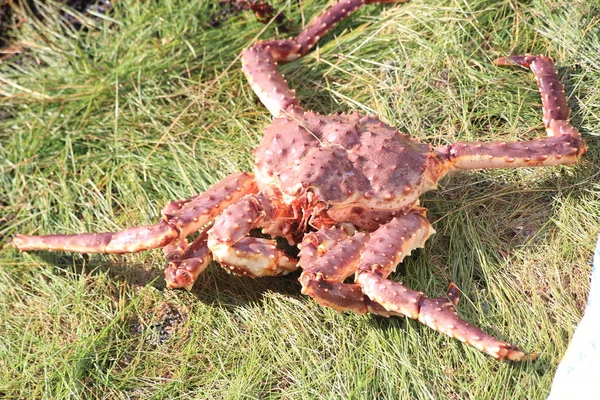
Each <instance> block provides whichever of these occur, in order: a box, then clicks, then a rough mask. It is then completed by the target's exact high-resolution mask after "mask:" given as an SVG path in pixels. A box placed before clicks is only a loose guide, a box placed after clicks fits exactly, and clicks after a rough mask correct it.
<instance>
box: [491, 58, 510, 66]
mask: <svg viewBox="0 0 600 400" xmlns="http://www.w3.org/2000/svg"><path fill="white" fill-rule="evenodd" d="M492 62H493V63H494V65H499V66H506V65H512V63H511V62H510V61H508V58H506V57H498V58H496V59H495V60H494V61H492Z"/></svg>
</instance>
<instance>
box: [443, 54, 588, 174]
mask: <svg viewBox="0 0 600 400" xmlns="http://www.w3.org/2000/svg"><path fill="white" fill-rule="evenodd" d="M494 63H495V64H496V65H521V66H523V67H527V68H530V69H531V71H533V73H534V75H535V77H536V80H537V83H538V87H539V89H540V93H541V96H542V104H543V122H544V126H545V127H546V131H547V132H548V136H549V137H547V138H544V139H538V140H530V141H525V142H488V143H484V142H471V143H468V142H460V143H455V144H452V145H448V146H441V147H438V148H437V149H436V153H437V155H438V158H439V160H440V161H441V162H442V164H443V168H442V174H444V173H446V172H448V171H450V170H453V169H474V168H511V167H537V166H552V165H569V164H573V163H575V162H576V161H577V158H578V157H579V156H581V155H582V154H583V153H585V151H586V150H587V148H586V146H585V143H584V142H583V140H582V139H581V134H580V133H579V132H578V131H577V129H575V128H574V127H573V126H571V124H570V123H569V114H570V110H569V107H568V104H567V98H566V96H565V90H564V87H563V85H562V84H561V83H560V81H559V79H558V74H557V72H556V69H555V68H554V62H553V61H552V59H551V58H548V57H544V56H530V55H526V56H510V57H501V58H499V59H497V60H495V61H494Z"/></svg>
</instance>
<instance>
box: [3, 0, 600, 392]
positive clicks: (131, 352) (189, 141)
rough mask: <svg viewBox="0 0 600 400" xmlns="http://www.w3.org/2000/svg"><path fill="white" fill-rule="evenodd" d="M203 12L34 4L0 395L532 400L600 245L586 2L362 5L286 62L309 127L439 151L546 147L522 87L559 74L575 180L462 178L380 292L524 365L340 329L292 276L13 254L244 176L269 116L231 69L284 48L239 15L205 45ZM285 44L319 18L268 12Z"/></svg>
mask: <svg viewBox="0 0 600 400" xmlns="http://www.w3.org/2000/svg"><path fill="white" fill-rule="evenodd" d="M211 4H212V3H210V2H203V1H175V0H171V1H161V2H157V1H154V2H134V1H129V0H123V1H119V2H116V3H115V8H114V12H113V13H112V14H111V15H110V16H109V17H100V18H99V19H97V20H93V19H87V20H86V24H87V26H88V29H87V30H86V31H74V30H72V29H71V28H69V27H68V26H65V25H62V24H61V23H60V21H59V20H58V19H57V18H56V15H57V14H58V13H57V8H58V7H59V6H57V5H56V4H54V3H53V2H51V1H47V2H45V5H44V4H41V3H40V4H39V8H40V10H41V11H42V12H43V13H45V14H46V20H45V23H44V24H42V23H40V22H38V21H36V20H35V19H31V18H29V19H28V20H27V21H26V22H25V23H24V24H23V25H22V26H21V29H20V30H19V31H18V32H15V33H14V35H15V36H16V37H15V43H16V44H18V45H21V46H23V49H24V51H23V53H22V54H21V55H18V56H15V57H12V58H10V59H8V60H5V61H4V62H3V63H2V64H0V96H1V97H0V185H1V186H0V187H1V188H2V190H0V321H1V324H0V329H1V334H0V370H2V374H0V397H3V398H182V399H183V398H207V399H208V398H210V399H213V398H219V399H221V398H222V399H225V398H227V399H229V398H232V399H234V398H283V399H292V398H293V399H297V398H298V399H300V398H306V399H312V398H317V397H318V398H365V399H371V398H375V397H378V398H407V399H408V398H415V399H525V398H527V399H542V398H545V396H546V395H547V394H548V392H549V390H550V386H551V382H552V377H553V374H554V371H555V369H556V367H557V365H558V363H559V361H560V359H561V356H562V355H563V354H564V352H565V350H566V348H567V345H568V341H569V338H570V336H571V335H572V333H573V331H574V329H575V326H576V324H577V322H578V320H579V318H580V316H581V314H582V311H583V309H584V307H585V301H586V300H585V299H586V296H587V290H588V286H589V272H590V259H591V254H592V249H593V244H594V241H595V237H596V236H597V234H598V232H599V230H600V228H599V225H600V224H599V221H600V184H599V183H598V182H600V179H599V175H598V174H599V172H598V171H599V167H600V141H599V136H600V128H599V127H600V56H599V55H598V48H600V40H599V39H598V38H600V19H599V18H598V14H599V13H598V11H600V5H599V4H598V3H595V2H589V1H583V0H582V1H573V2H562V1H535V0H534V1H523V2H516V1H512V0H511V1H500V2H498V1H491V0H468V1H454V0H440V1H426V0H414V1H413V2H411V3H409V4H406V5H401V6H393V5H392V6H390V5H387V6H369V7H365V8H364V9H362V10H360V11H359V12H358V13H357V14H355V15H353V16H352V17H351V18H349V19H347V20H346V21H344V22H342V23H341V24H340V26H339V27H337V28H336V29H335V30H334V31H333V32H332V33H331V34H328V35H327V37H326V38H324V40H322V41H321V43H320V47H319V48H317V49H316V50H315V51H314V52H312V53H310V54H309V55H307V56H306V57H304V58H303V59H301V60H299V61H298V62H295V63H293V64H288V65H285V66H283V67H282V69H283V70H284V72H285V73H286V76H287V77H288V79H289V80H290V84H291V85H292V86H293V87H295V88H297V89H298V97H299V99H300V100H301V102H302V103H303V104H304V105H305V106H306V108H310V109H314V110H316V111H319V112H323V113H329V112H341V111H348V110H359V111H361V112H364V113H376V114H379V115H380V116H381V117H382V118H383V119H384V120H385V121H387V122H388V123H390V124H393V125H396V126H397V127H398V128H399V129H400V130H401V131H405V132H410V133H411V134H412V135H414V136H416V137H419V138H420V139H422V140H425V141H428V142H430V143H432V144H434V145H440V144H446V143H452V142H456V141H459V140H475V139H481V140H498V139H503V140H518V139H521V140H523V139H530V138H535V137H541V136H543V135H544V133H543V129H542V124H541V110H540V105H541V101H540V97H539V94H538V91H537V87H536V86H535V82H534V79H533V77H532V75H531V74H530V73H528V72H527V71H525V70H519V69H515V70H513V69H501V68H497V67H495V66H493V65H492V64H491V62H490V61H491V60H492V59H494V58H495V57H497V56H500V55H506V54H511V53H514V54H517V53H525V52H528V53H543V54H550V55H552V56H553V57H554V58H555V59H556V62H557V66H558V70H559V73H560V75H561V77H562V80H563V82H564V83H565V85H566V90H567V95H568V97H569V104H570V106H571V107H572V109H573V113H572V121H573V124H574V125H575V126H576V127H578V128H579V129H580V131H581V132H582V134H583V136H584V138H585V140H586V141H587V143H588V145H589V152H588V153H587V154H586V155H585V157H584V158H583V159H582V161H581V163H579V164H578V165H576V166H571V167H555V168H543V169H520V170H493V171H474V172H469V173H458V174H455V175H453V176H451V177H449V178H446V179H444V180H443V181H442V182H441V184H440V188H439V190H438V191H437V192H432V193H428V194H427V195H425V196H424V197H423V204H424V205H425V206H426V207H428V209H429V216H430V220H431V221H432V223H433V225H434V227H435V229H436V230H437V234H436V235H434V236H433V237H432V238H431V239H430V241H429V242H428V245H427V247H426V248H425V249H424V250H422V251H419V252H417V253H415V254H414V255H413V257H411V258H409V259H407V260H406V261H405V263H404V264H403V267H402V268H401V272H402V274H398V275H396V276H395V278H396V279H400V278H401V279H403V280H404V281H405V282H406V283H407V284H408V285H410V286H412V287H413V288H415V289H417V290H421V291H424V292H426V293H428V294H430V295H432V296H437V295H440V294H442V293H444V291H445V289H446V287H447V285H448V283H449V282H450V281H454V282H456V283H457V285H458V286H459V287H460V288H461V290H462V292H463V295H462V299H461V303H460V305H459V309H460V310H459V312H460V314H461V316H463V317H464V318H465V319H467V320H469V321H472V322H473V323H476V324H478V325H480V326H481V327H482V328H483V329H485V330H486V331H488V332H490V333H493V334H495V335H497V336H498V337H500V338H502V339H505V340H507V341H510V342H512V343H516V344H518V345H519V346H521V347H522V348H524V349H526V350H528V351H536V352H538V353H539V354H540V356H539V359H538V360H536V361H535V362H528V363H523V364H514V363H506V362H502V363H499V362H497V361H495V360H493V359H491V358H489V357H487V356H485V355H483V354H481V353H479V352H478V351H477V350H474V349H472V348H468V347H466V346H464V345H462V344H461V343H458V342H456V341H453V340H450V339H449V338H446V337H444V336H441V335H439V334H437V333H435V332H433V331H431V330H430V329H428V328H426V327H424V326H422V325H420V324H418V323H416V322H414V321H408V320H404V319H391V320H386V319H382V318H378V317H371V316H357V315H349V314H338V313H336V312H334V311H332V310H329V309H325V308H322V307H320V306H318V305H317V304H315V303H314V302H313V301H311V300H310V299H309V298H307V297H305V296H302V295H300V293H299V292H300V285H299V283H298V282H297V281H296V277H297V276H290V277H284V278H277V279H258V280H252V279H242V278H237V277H233V276H229V275H227V274H226V273H225V272H224V271H223V270H221V269H220V268H217V267H216V265H213V266H212V267H211V268H210V269H209V270H208V271H207V272H206V273H205V274H203V275H202V276H201V277H200V279H199V281H198V282H197V284H196V285H195V287H194V289H193V290H192V291H191V292H189V293H188V292H183V291H169V290H166V289H165V287H164V280H163V278H162V272H161V269H162V267H163V261H162V258H161V254H160V252H159V251H151V252H144V253H139V254H133V255H125V256H104V255H90V256H82V255H71V254H64V253H43V252H38V253H24V254H19V253H18V252H17V251H15V250H14V249H13V248H12V247H11V246H10V244H9V242H10V237H11V235H13V234H15V233H29V234H34V233H39V234H42V233H54V232H64V233H76V232H83V231H106V230H115V229H122V228H125V227H129V226H133V225H136V224H148V223H152V221H155V220H156V218H157V216H158V214H159V210H160V208H161V207H162V205H163V204H165V203H166V202H167V201H168V200H169V199H176V198H183V197H187V196H189V195H191V194H193V193H196V192H199V191H202V190H204V189H206V187H208V186H209V185H210V184H212V183H214V182H217V181H218V180H219V179H221V178H222V177H224V176H226V175H227V174H229V173H231V172H234V171H240V170H250V169H251V168H252V153H251V149H252V148H253V147H254V146H256V145H257V143H258V142H259V140H260V138H261V133H260V132H261V129H263V128H265V127H266V126H267V125H268V123H269V120H270V116H269V114H268V112H267V111H266V109H265V108H264V107H263V106H262V105H261V104H259V103H258V101H257V99H256V97H255V96H254V94H253V93H252V92H251V90H250V89H249V86H248V85H247V84H246V82H245V80H244V77H243V75H242V73H241V69H240V62H239V59H238V57H239V54H240V52H241V50H242V49H243V48H244V47H245V46H247V45H249V44H250V43H252V41H253V40H255V39H256V38H258V37H261V38H270V37H274V36H276V35H278V34H280V35H282V36H284V34H282V33H279V32H277V28H276V27H275V26H274V25H273V24H271V25H268V26H264V25H262V24H260V23H258V22H257V21H256V20H255V18H254V16H253V15H252V14H251V13H249V14H244V15H241V16H239V17H237V18H234V19H232V20H230V21H228V22H226V23H223V24H222V25H221V26H220V27H217V28H209V27H207V26H206V24H207V22H208V20H209V18H210V15H211V14H212V12H213V11H214V6H212V5H211ZM274 5H275V6H276V7H277V8H278V9H281V10H284V12H285V14H286V16H287V17H288V18H289V19H290V20H292V21H295V23H296V24H295V26H293V27H292V30H293V32H297V31H298V29H299V28H300V27H301V26H302V25H303V24H306V22H307V21H308V20H309V19H310V17H312V16H314V15H316V14H318V13H319V12H320V11H321V10H322V9H323V6H324V5H323V1H316V0H305V1H302V2H293V1H283V0H282V1H275V2H274Z"/></svg>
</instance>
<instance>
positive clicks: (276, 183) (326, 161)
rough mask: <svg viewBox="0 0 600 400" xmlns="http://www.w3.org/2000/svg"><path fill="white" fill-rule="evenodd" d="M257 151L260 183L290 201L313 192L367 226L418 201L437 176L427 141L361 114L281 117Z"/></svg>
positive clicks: (330, 211)
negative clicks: (433, 171)
mask: <svg viewBox="0 0 600 400" xmlns="http://www.w3.org/2000/svg"><path fill="white" fill-rule="evenodd" d="M255 152H256V168H255V173H256V180H257V182H258V183H259V187H261V188H267V187H277V188H279V189H280V190H281V192H282V197H283V200H284V201H285V202H286V203H287V204H291V203H293V202H294V201H297V199H298V198H300V197H302V195H303V194H305V193H307V192H312V193H313V194H314V198H315V200H316V201H317V202H322V203H325V204H326V208H327V215H328V216H329V217H330V218H331V219H333V220H334V221H338V222H351V223H353V224H354V225H356V226H358V227H360V228H364V229H374V228H376V227H378V226H380V225H381V223H382V222H385V221H386V220H389V219H391V218H392V217H394V216H395V215H397V214H399V213H401V212H402V211H403V210H407V209H410V208H413V207H415V206H416V205H417V204H418V197H419V195H420V194H421V193H422V192H424V191H426V190H428V189H430V188H432V186H434V185H435V184H434V182H435V181H436V180H435V179H434V178H433V177H432V176H430V175H431V174H430V171H432V170H435V168H430V166H432V165H435V164H436V163H437V161H436V159H435V157H434V156H433V155H432V153H431V149H430V146H429V145H428V144H425V143H421V142H419V141H418V140H417V139H414V138H411V137H410V136H409V135H406V134H402V133H400V132H398V130H396V129H395V128H393V127H390V126H389V125H386V124H385V123H383V122H381V121H380V120H379V119H378V118H377V117H374V116H361V115H359V114H358V113H352V114H335V115H329V116H324V115H320V114H317V113H314V112H305V113H303V114H300V113H294V114H292V115H290V116H288V117H284V118H275V119H274V120H273V123H272V124H271V125H270V126H269V127H268V128H267V129H266V130H265V131H264V139H263V140H262V142H261V144H260V145H259V146H258V148H257V149H256V150H255ZM398 160H401V161H400V162H399V161H398ZM305 211H307V210H305Z"/></svg>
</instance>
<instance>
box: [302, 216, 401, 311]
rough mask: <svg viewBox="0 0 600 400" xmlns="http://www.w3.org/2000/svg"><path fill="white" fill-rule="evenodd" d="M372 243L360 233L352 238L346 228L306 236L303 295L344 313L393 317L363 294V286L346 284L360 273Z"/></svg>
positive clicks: (303, 255) (303, 256)
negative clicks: (358, 268)
mask: <svg viewBox="0 0 600 400" xmlns="http://www.w3.org/2000/svg"><path fill="white" fill-rule="evenodd" d="M368 240H369V236H368V234H365V233H357V234H355V235H354V236H351V237H350V236H349V233H348V232H347V231H346V229H344V228H342V227H332V228H325V229H323V230H320V231H317V232H311V233H309V234H308V235H306V236H304V238H303V240H302V244H301V245H300V246H299V247H301V251H300V260H299V265H300V266H301V267H302V269H303V271H302V275H300V279H299V280H300V283H301V284H302V294H306V295H309V296H311V297H312V298H313V299H314V300H315V301H316V302H317V303H319V304H321V305H323V306H326V307H330V308H333V309H334V310H337V311H340V312H342V311H352V312H355V313H357V314H365V313H367V312H370V313H373V314H380V315H384V316H389V313H388V312H387V311H386V310H385V309H384V308H383V307H381V306H380V305H379V304H377V303H375V302H373V301H371V300H370V299H369V298H368V297H367V296H365V295H364V294H363V292H362V290H361V288H360V285H358V284H356V283H344V280H345V279H346V278H348V277H349V276H352V275H353V274H354V273H355V272H356V266H357V265H358V261H359V259H360V254H361V251H362V249H363V248H364V246H365V245H366V243H367V242H368Z"/></svg>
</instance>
